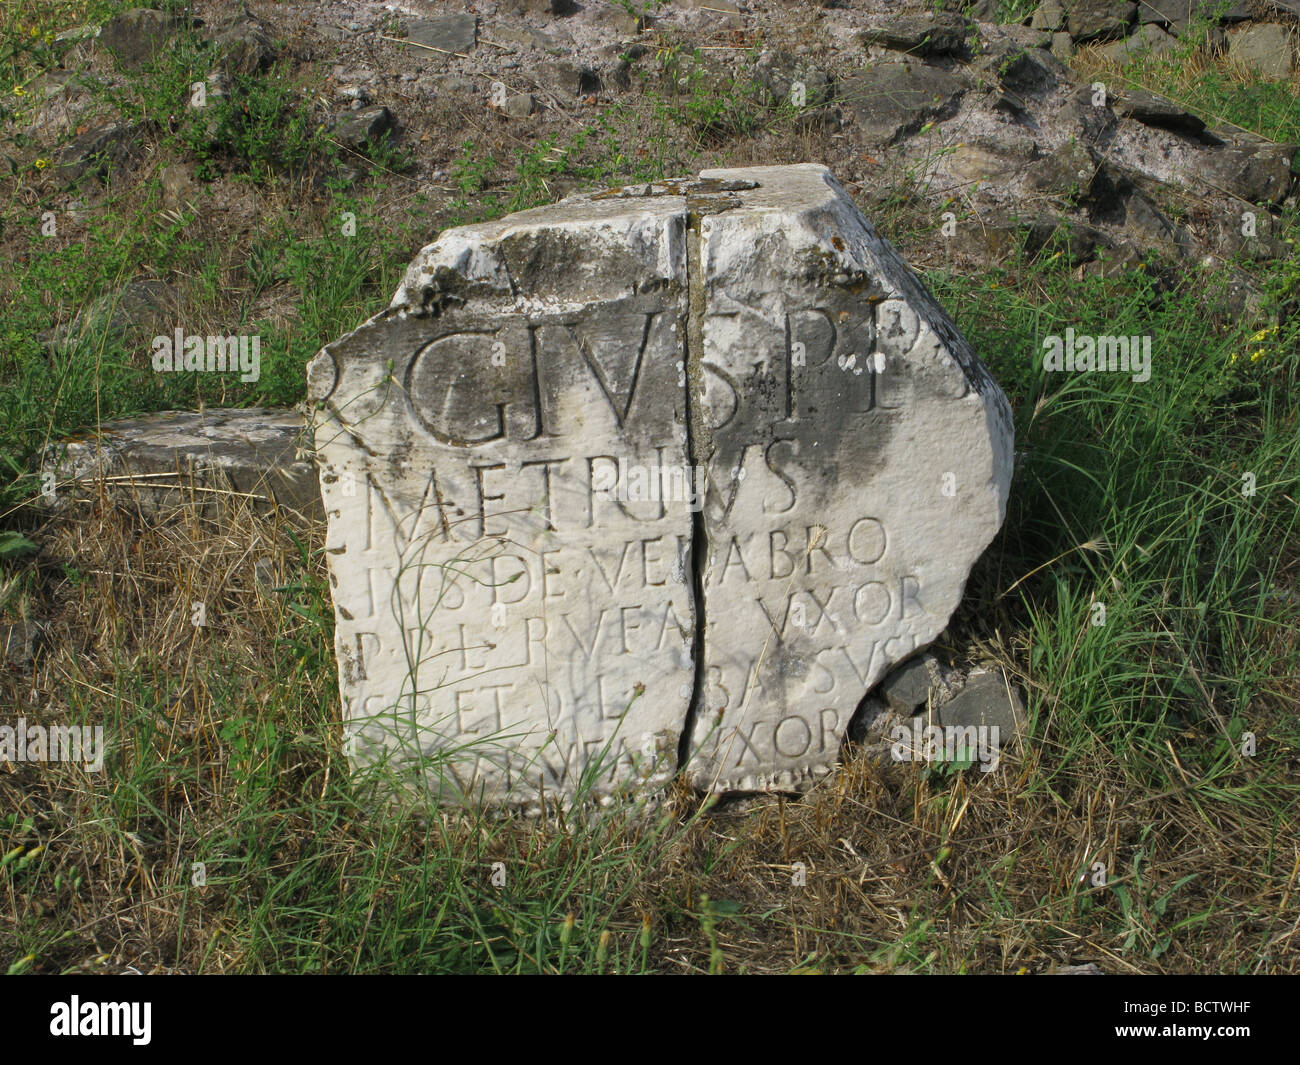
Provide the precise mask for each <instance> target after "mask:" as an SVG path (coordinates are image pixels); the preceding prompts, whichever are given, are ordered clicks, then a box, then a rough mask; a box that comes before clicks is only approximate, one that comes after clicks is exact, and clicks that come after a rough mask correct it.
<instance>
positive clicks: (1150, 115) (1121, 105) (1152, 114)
mask: <svg viewBox="0 0 1300 1065" xmlns="http://www.w3.org/2000/svg"><path fill="white" fill-rule="evenodd" d="M1111 106H1112V107H1113V108H1114V109H1115V114H1117V115H1123V116H1124V117H1125V118H1131V119H1133V120H1134V121H1135V122H1141V123H1142V124H1143V125H1145V126H1156V127H1159V128H1161V129H1168V130H1173V131H1174V132H1176V133H1185V134H1187V135H1189V136H1194V135H1195V134H1197V133H1200V132H1201V130H1203V129H1204V128H1205V123H1204V122H1202V121H1201V120H1200V119H1199V118H1197V117H1196V116H1195V115H1193V114H1191V113H1189V112H1187V111H1184V110H1183V109H1182V108H1181V107H1179V106H1178V105H1177V104H1176V103H1174V102H1173V101H1172V100H1167V99H1165V98H1164V97H1163V96H1157V95H1156V94H1155V93H1153V92H1147V91H1146V90H1145V89H1127V88H1126V89H1121V90H1120V91H1119V92H1118V93H1117V94H1116V97H1115V100H1114V101H1113V103H1112V105H1111Z"/></svg>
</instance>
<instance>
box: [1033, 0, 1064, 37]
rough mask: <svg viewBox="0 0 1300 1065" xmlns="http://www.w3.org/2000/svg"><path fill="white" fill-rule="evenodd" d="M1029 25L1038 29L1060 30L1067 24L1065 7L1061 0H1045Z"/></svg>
mask: <svg viewBox="0 0 1300 1065" xmlns="http://www.w3.org/2000/svg"><path fill="white" fill-rule="evenodd" d="M1029 25H1030V26H1032V27H1033V28H1034V29H1036V30H1059V29H1062V28H1063V27H1064V26H1065V8H1063V7H1062V6H1061V0H1044V2H1043V3H1041V4H1039V5H1038V7H1037V9H1035V11H1034V14H1033V17H1032V18H1031V19H1030V20H1029Z"/></svg>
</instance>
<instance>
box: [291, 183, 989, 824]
mask: <svg viewBox="0 0 1300 1065" xmlns="http://www.w3.org/2000/svg"><path fill="white" fill-rule="evenodd" d="M308 382H309V392H310V395H311V398H312V400H313V401H314V402H315V403H316V406H317V413H316V419H315V429H316V446H317V448H318V455H319V458H320V464H321V489H322V494H323V497H324V501H325V508H326V512H327V515H328V519H329V525H330V528H329V535H328V541H327V558H328V560H329V565H330V573H331V584H332V590H333V595H334V601H335V608H336V615H337V630H336V650H337V653H338V656H339V670H340V684H341V692H342V696H343V700H344V708H345V718H346V721H347V730H346V731H347V737H348V740H347V749H348V752H349V755H350V757H351V758H352V760H353V763H354V764H355V765H358V766H370V765H374V764H376V763H384V764H385V765H387V767H389V768H393V769H399V770H408V769H409V770H415V771H416V774H417V777H418V775H419V774H420V773H423V775H424V777H425V779H426V780H428V781H429V783H431V784H437V785H438V786H439V788H440V791H441V794H442V795H443V796H444V797H446V798H450V799H462V798H469V797H471V796H472V797H475V798H486V799H487V800H489V801H492V802H497V803H505V804H510V805H523V806H532V807H537V806H539V805H540V802H541V800H542V798H543V796H546V797H557V798H559V799H561V800H562V801H565V800H568V799H571V798H572V797H573V796H574V795H575V794H576V793H577V792H578V791H580V790H585V789H586V788H588V787H589V788H590V789H591V790H592V791H594V793H595V794H596V795H598V796H602V797H603V796H607V795H611V794H614V793H616V792H618V791H620V790H635V791H642V792H644V791H648V790H653V789H655V788H657V787H658V786H660V785H662V784H663V783H665V782H666V781H667V780H668V779H670V778H671V776H672V775H673V774H674V773H675V772H676V771H677V769H678V768H679V767H678V764H677V762H678V755H679V751H680V752H682V753H684V754H685V755H686V770H687V774H688V776H689V779H690V780H691V782H692V783H694V784H695V785H696V786H698V787H701V788H708V789H713V790H717V791H728V790H764V789H794V790H797V789H799V788H801V787H803V786H805V785H806V784H807V783H809V782H810V781H811V780H813V779H814V778H815V777H817V776H818V775H820V774H822V773H824V772H826V771H828V770H829V769H830V767H831V766H833V764H834V763H835V761H836V759H837V756H838V752H839V748H840V743H841V740H842V739H843V736H844V733H845V730H846V728H847V726H848V723H849V720H850V718H851V717H852V715H853V713H854V710H855V709H856V707H857V705H858V704H859V702H860V701H861V700H862V698H863V696H864V695H865V693H866V692H867V691H868V690H869V689H870V688H871V687H872V686H873V685H874V684H875V683H876V682H877V681H878V680H879V679H880V677H881V676H883V675H884V673H885V671H886V670H887V669H888V668H889V667H890V666H891V665H893V664H894V663H896V662H898V661H900V660H901V659H903V658H905V657H906V656H908V655H909V654H911V653H913V652H914V651H915V650H916V649H918V648H920V647H922V646H924V645H925V644H927V643H929V642H930V641H931V640H933V639H934V637H935V636H936V635H937V633H938V632H939V631H940V630H941V629H942V628H943V627H944V624H945V623H946V622H947V620H948V617H949V615H950V614H951V612H952V610H953V609H954V607H955V606H956V604H957V602H958V600H959V598H960V595H961V591H962V586H963V584H964V582H965V579H966V575H967V573H968V571H969V569H970V566H971V564H972V563H973V561H974V560H975V558H976V557H977V556H978V555H979V553H980V552H981V551H982V550H983V549H984V547H985V546H987V544H988V542H989V540H990V539H991V538H992V536H993V534H994V533H995V532H996V530H997V528H998V526H999V524H1000V522H1001V520H1002V517H1003V514H1004V511H1005V502H1006V492H1007V485H1008V481H1009V478H1010V470H1011V454H1012V450H1011V448H1012V439H1011V434H1012V430H1011V420H1010V413H1009V410H1008V407H1007V404H1006V400H1005V398H1004V397H1003V396H1002V393H1001V392H1000V390H999V389H998V388H997V386H996V384H995V383H994V382H993V381H992V379H991V378H990V377H989V376H988V374H987V373H986V372H985V371H984V369H983V367H982V366H980V364H979V363H978V361H977V360H976V359H975V357H974V355H973V354H972V353H971V351H970V349H969V348H968V347H967V345H966V344H965V342H964V341H963V340H962V339H961V337H960V336H959V335H958V334H957V333H956V331H955V329H954V328H953V326H952V324H951V323H950V322H949V320H948V319H947V318H946V317H945V316H944V314H943V312H942V311H941V310H940V309H939V307H938V306H937V305H936V304H935V303H934V301H933V300H932V299H931V297H930V296H929V295H928V294H927V293H926V292H925V291H924V289H923V288H922V287H921V285H920V283H919V281H918V280H917V279H916V278H915V277H914V276H913V275H912V274H911V273H910V271H908V269H907V268H906V266H905V265H904V264H903V263H902V261H901V260H900V259H899V258H898V256H897V254H896V253H895V252H893V250H892V249H891V248H890V247H889V246H888V245H887V244H886V243H885V242H884V241H883V240H882V239H881V238H880V237H879V236H877V235H876V233H875V232H874V230H872V228H871V227H870V225H869V224H868V223H867V222H866V221H865V219H863V218H862V216H861V215H860V214H859V213H858V212H857V210H856V209H855V208H854V207H853V205H852V203H851V201H850V200H849V198H848V196H847V194H846V193H845V192H844V190H843V189H842V188H841V187H840V186H839V185H838V184H837V183H836V182H835V180H834V179H833V178H832V177H831V175H830V173H829V172H828V171H827V170H826V169H825V168H824V167H820V166H814V165H805V166H793V167H760V168H754V169H747V170H726V171H706V172H705V173H703V174H701V175H700V178H699V179H698V180H691V179H683V180H680V181H667V182H657V183H654V184H651V185H643V186H635V187H627V188H622V189H613V190H608V191H606V192H603V193H596V194H592V195H586V196H579V197H572V198H570V199H568V200H565V201H563V202H561V203H559V204H557V205H554V206H552V207H545V208H539V209H536V210H533V211H526V212H523V213H521V214H518V215H513V216H510V217H508V218H505V219H502V220H500V221H498V222H494V223H488V224H481V225H476V226H470V227H464V228H460V229H454V230H449V231H447V232H446V233H444V234H443V235H442V237H441V238H440V239H439V240H438V241H437V242H436V243H435V244H433V245H430V246H429V247H427V248H425V249H424V250H423V251H422V252H421V253H420V255H419V257H418V258H417V259H416V260H415V262H413V263H412V264H411V266H410V267H409V268H408V271H407V274H406V276H405V278H404V280H403V282H402V285H401V286H400V288H399V290H398V292H397V294H396V295H395V297H394V299H393V302H392V305H391V306H390V308H389V309H388V310H386V311H384V312H383V313H381V314H380V315H378V316H376V317H375V318H373V319H371V320H370V321H369V322H367V323H366V324H365V325H363V326H362V327H361V328H360V329H358V330H357V331H355V332H353V333H351V334H349V335H347V336H345V337H344V338H342V339H341V340H339V341H337V342H336V343H334V344H331V345H329V346H327V347H326V348H325V349H324V350H323V351H322V352H321V353H320V355H318V356H317V358H316V359H315V360H314V361H313V362H312V364H311V366H310V368H309V373H308ZM451 752H457V753H456V754H455V756H454V757H452V758H451V760H450V761H446V758H447V756H449V755H450V754H451ZM440 759H442V760H443V764H442V765H440V764H439V761H440ZM597 763H600V764H599V771H598V772H597V771H595V770H594V768H593V767H595V766H596V765H597Z"/></svg>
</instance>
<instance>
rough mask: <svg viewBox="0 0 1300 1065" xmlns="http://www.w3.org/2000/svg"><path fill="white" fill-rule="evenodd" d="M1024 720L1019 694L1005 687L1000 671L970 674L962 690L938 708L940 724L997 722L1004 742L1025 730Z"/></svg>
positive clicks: (988, 724) (1022, 705)
mask: <svg viewBox="0 0 1300 1065" xmlns="http://www.w3.org/2000/svg"><path fill="white" fill-rule="evenodd" d="M1025 720H1026V719H1025V707H1024V704H1023V703H1022V702H1021V699H1020V693H1019V692H1017V691H1016V689H1015V688H1014V687H1012V688H1010V689H1008V687H1007V682H1006V680H1005V679H1003V677H1002V674H1001V673H1000V672H975V673H972V674H971V675H970V676H969V677H968V678H967V679H966V684H965V686H964V687H963V688H962V689H961V691H959V692H958V693H957V694H956V695H954V696H953V697H952V698H951V699H950V700H948V701H947V702H946V703H943V704H942V705H941V706H940V707H939V722H940V724H943V725H955V726H958V727H964V726H967V725H974V726H977V727H978V726H980V725H984V726H986V727H990V726H993V725H996V726H997V727H998V730H999V731H1000V732H1001V735H1002V739H1003V741H1004V742H1005V741H1006V740H1009V739H1010V738H1011V737H1012V736H1014V735H1016V734H1017V733H1019V732H1022V731H1023V730H1024V727H1025Z"/></svg>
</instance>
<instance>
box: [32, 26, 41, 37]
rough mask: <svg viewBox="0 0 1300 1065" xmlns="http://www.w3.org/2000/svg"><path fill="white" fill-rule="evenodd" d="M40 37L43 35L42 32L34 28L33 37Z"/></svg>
mask: <svg viewBox="0 0 1300 1065" xmlns="http://www.w3.org/2000/svg"><path fill="white" fill-rule="evenodd" d="M40 35H41V31H40V30H38V29H37V28H36V27H35V26H33V27H32V36H33V37H39V36H40Z"/></svg>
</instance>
